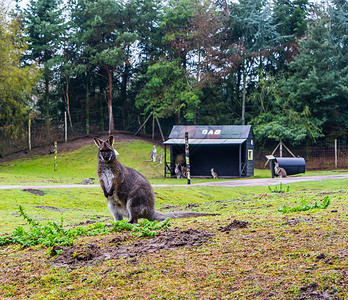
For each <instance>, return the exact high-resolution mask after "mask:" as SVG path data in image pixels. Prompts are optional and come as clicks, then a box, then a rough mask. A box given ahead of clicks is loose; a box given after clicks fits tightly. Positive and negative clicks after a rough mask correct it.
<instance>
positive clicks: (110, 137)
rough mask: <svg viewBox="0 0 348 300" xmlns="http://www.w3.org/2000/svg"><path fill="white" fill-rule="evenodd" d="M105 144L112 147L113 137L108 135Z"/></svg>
mask: <svg viewBox="0 0 348 300" xmlns="http://www.w3.org/2000/svg"><path fill="white" fill-rule="evenodd" d="M106 142H107V143H108V144H109V145H110V146H112V145H113V144H114V137H113V136H112V135H110V136H109V137H108V139H107V140H106Z"/></svg>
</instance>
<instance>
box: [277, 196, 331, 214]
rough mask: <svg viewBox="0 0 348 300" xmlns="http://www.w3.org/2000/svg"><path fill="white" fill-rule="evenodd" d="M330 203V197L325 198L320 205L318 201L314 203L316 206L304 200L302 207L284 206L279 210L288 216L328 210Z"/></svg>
mask: <svg viewBox="0 0 348 300" xmlns="http://www.w3.org/2000/svg"><path fill="white" fill-rule="evenodd" d="M330 202H331V200H330V197H329V196H325V197H324V199H323V200H322V203H321V204H319V203H318V202H317V201H314V204H313V205H310V204H308V203H307V202H306V201H304V200H303V201H302V203H301V205H300V206H295V207H289V206H286V205H284V206H283V207H282V208H279V209H278V211H279V212H282V213H285V214H286V213H291V212H297V211H307V210H310V209H326V208H327V207H328V206H329V205H330Z"/></svg>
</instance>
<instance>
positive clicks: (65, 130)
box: [64, 111, 68, 142]
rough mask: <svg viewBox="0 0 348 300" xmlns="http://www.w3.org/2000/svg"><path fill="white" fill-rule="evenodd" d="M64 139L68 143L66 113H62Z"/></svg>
mask: <svg viewBox="0 0 348 300" xmlns="http://www.w3.org/2000/svg"><path fill="white" fill-rule="evenodd" d="M64 139H65V142H67V141H68V120H67V117H66V111H65V112H64Z"/></svg>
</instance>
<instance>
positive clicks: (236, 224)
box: [218, 220, 250, 232]
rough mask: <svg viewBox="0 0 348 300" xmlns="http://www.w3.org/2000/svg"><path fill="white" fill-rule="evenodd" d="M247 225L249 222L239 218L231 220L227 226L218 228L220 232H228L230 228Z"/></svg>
mask: <svg viewBox="0 0 348 300" xmlns="http://www.w3.org/2000/svg"><path fill="white" fill-rule="evenodd" d="M248 225H250V223H249V222H246V221H241V220H233V222H232V223H230V224H228V225H227V226H220V227H219V228H218V230H220V231H222V232H230V231H231V230H232V229H237V228H246V227H248Z"/></svg>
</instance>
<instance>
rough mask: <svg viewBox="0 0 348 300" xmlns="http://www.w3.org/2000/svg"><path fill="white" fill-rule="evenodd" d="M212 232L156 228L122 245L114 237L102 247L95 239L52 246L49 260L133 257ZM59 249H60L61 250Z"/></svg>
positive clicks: (67, 262) (198, 241) (196, 242)
mask: <svg viewBox="0 0 348 300" xmlns="http://www.w3.org/2000/svg"><path fill="white" fill-rule="evenodd" d="M213 235H214V234H212V233H210V232H208V231H200V230H196V229H187V230H180V229H179V228H174V229H168V230H165V231H163V232H159V233H158V235H157V236H156V237H154V238H149V239H140V240H136V241H133V242H131V243H130V244H129V245H123V243H124V242H125V241H127V238H126V237H124V236H123V237H122V238H119V237H116V238H115V237H114V238H112V239H111V240H110V241H109V243H112V244H113V246H111V247H105V248H102V247H100V246H98V245H96V244H95V243H90V244H88V245H87V247H80V246H71V247H59V249H58V248H57V249H56V248H54V249H53V251H52V252H53V254H57V253H59V254H58V256H57V257H55V258H54V259H53V260H52V261H51V262H52V263H53V265H55V266H63V267H74V266H75V267H78V266H84V265H90V264H92V263H95V262H98V261H104V260H108V259H118V258H133V257H136V256H140V255H143V254H145V253H154V252H158V251H160V250H173V249H176V248H178V247H196V246H200V245H202V244H203V243H205V242H206V241H207V240H209V239H210V238H211V237H212V236H213ZM60 252H61V253H60Z"/></svg>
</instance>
